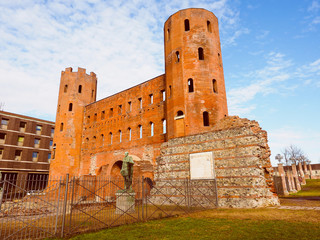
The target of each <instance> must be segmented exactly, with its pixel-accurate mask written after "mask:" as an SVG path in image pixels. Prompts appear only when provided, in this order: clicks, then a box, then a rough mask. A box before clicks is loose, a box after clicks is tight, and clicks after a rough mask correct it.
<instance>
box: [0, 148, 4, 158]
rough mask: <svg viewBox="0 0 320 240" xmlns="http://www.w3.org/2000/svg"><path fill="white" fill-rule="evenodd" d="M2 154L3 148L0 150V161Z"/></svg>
mask: <svg viewBox="0 0 320 240" xmlns="http://www.w3.org/2000/svg"><path fill="white" fill-rule="evenodd" d="M3 152H4V150H3V148H0V159H2V156H3Z"/></svg>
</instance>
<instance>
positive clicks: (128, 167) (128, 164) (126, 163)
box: [120, 152, 134, 192]
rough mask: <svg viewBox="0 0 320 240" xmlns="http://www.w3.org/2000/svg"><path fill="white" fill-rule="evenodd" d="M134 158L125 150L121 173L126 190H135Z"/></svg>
mask: <svg viewBox="0 0 320 240" xmlns="http://www.w3.org/2000/svg"><path fill="white" fill-rule="evenodd" d="M133 164H134V162H133V159H132V157H130V156H129V153H128V152H125V154H124V158H123V162H122V168H121V171H120V173H121V175H122V176H123V178H124V190H123V191H124V192H133V190H132V177H133Z"/></svg>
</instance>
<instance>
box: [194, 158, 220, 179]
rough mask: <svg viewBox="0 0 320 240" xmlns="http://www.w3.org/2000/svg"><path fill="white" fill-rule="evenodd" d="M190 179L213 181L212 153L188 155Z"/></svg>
mask: <svg viewBox="0 0 320 240" xmlns="http://www.w3.org/2000/svg"><path fill="white" fill-rule="evenodd" d="M190 175H191V179H214V178H215V177H216V176H215V172H214V164H213V154H212V152H202V153H192V154H190Z"/></svg>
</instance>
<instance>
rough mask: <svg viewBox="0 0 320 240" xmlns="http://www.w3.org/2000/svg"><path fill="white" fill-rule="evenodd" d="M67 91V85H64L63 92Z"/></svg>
mask: <svg viewBox="0 0 320 240" xmlns="http://www.w3.org/2000/svg"><path fill="white" fill-rule="evenodd" d="M67 91H68V85H67V84H66V85H64V92H65V93H66V92H67Z"/></svg>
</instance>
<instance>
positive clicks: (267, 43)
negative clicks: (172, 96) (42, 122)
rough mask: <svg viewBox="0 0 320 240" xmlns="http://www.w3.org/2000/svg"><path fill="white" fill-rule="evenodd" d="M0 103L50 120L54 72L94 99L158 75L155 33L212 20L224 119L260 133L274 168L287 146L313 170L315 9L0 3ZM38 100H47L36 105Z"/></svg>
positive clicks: (319, 48)
mask: <svg viewBox="0 0 320 240" xmlns="http://www.w3.org/2000/svg"><path fill="white" fill-rule="evenodd" d="M0 7H1V13H0V81H1V94H0V103H4V110H5V111H10V112H15V113H20V114H25V115H30V116H34V117H39V118H44V119H48V120H52V121H54V119H55V111H56V104H57V97H58V96H57V94H58V87H59V81H60V74H61V71H62V70H64V69H65V68H66V67H73V68H74V70H77V67H83V68H86V69H87V72H91V71H93V72H95V73H96V74H97V76H98V99H101V98H104V97H106V96H108V95H110V94H113V93H116V92H118V91H121V90H123V89H126V88H128V87H130V86H133V85H136V84H139V83H141V82H144V81H146V80H148V79H150V78H153V77H155V76H158V75H160V74H163V73H164V58H163V51H164V50H163V24H164V22H165V21H166V19H167V18H168V17H169V16H170V15H171V14H173V13H175V12H176V11H178V10H180V9H184V8H188V7H200V8H205V9H208V10H210V11H212V12H213V13H214V14H215V15H216V16H217V17H218V19H219V26H220V38H221V44H222V58H223V65H224V74H225V81H226V89H227V98H228V106H229V114H230V115H239V116H240V117H244V118H249V119H251V120H257V121H258V122H259V123H260V125H261V127H262V128H263V129H265V130H266V131H267V132H268V137H269V145H270V148H271V152H272V156H271V160H272V163H273V164H275V163H276V161H275V160H274V156H275V155H276V154H277V153H280V152H281V149H283V148H284V147H286V146H288V145H290V144H295V145H297V146H298V147H300V148H301V149H302V150H303V151H304V152H305V153H306V155H307V156H308V157H309V158H310V160H311V161H312V162H313V163H320V127H319V119H320V94H319V91H320V44H319V43H320V0H291V1H289V0H281V1H279V0H278V1H275V0H268V1H256V0H246V1H236V0H230V1H228V0H219V1H204V0H197V1H193V0H185V1H178V0H170V1H167V0H165V1H156V0H126V1H121V0H109V1H100V0H83V1H79V0H70V1H65V0H61V1H58V0H52V1H40V0H38V1H37V0H23V1H22V0H14V1H6V0H0ZM44 99H45V100H44Z"/></svg>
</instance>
